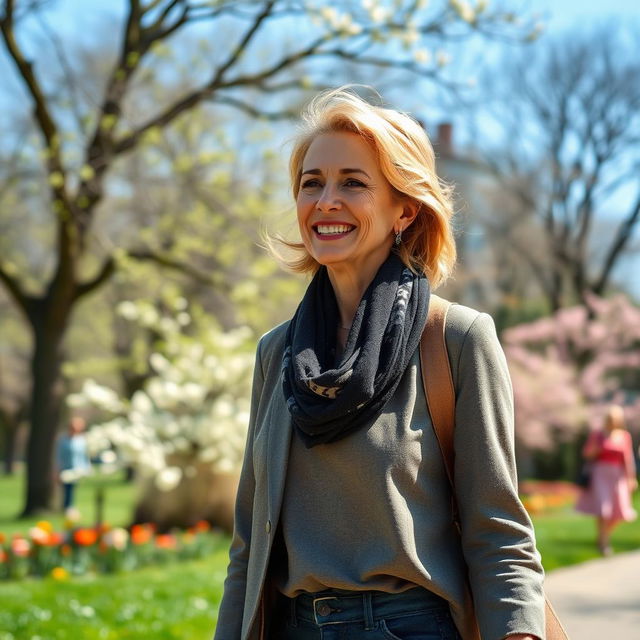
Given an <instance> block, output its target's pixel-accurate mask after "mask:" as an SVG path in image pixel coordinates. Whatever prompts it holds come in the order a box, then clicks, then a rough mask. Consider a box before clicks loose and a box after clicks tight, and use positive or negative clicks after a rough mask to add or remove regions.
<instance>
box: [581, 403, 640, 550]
mask: <svg viewBox="0 0 640 640" xmlns="http://www.w3.org/2000/svg"><path fill="white" fill-rule="evenodd" d="M582 455H583V456H584V458H585V459H586V460H591V461H592V463H593V464H592V466H591V481H590V483H589V486H588V487H587V488H586V489H583V491H582V493H581V494H580V496H579V498H578V502H577V504H576V509H577V510H578V511H581V512H583V513H589V514H592V515H594V516H596V518H597V519H598V547H599V549H600V551H601V553H602V554H603V555H610V554H611V552H612V550H611V545H610V538H611V532H612V531H613V528H614V527H615V526H616V524H617V523H618V522H620V521H622V520H627V521H629V520H635V518H636V515H637V514H636V512H635V511H634V509H633V507H632V505H631V493H632V492H633V490H634V489H635V488H636V487H637V486H638V482H637V479H636V465H635V461H634V458H633V446H632V442H631V436H630V434H629V432H628V431H627V430H626V428H625V423H624V410H623V409H622V407H620V406H618V405H612V406H611V407H610V408H609V410H608V412H607V416H606V419H605V424H604V429H602V430H600V429H597V430H594V431H592V432H591V433H590V434H589V438H588V439H587V442H586V443H585V445H584V448H583V450H582Z"/></svg>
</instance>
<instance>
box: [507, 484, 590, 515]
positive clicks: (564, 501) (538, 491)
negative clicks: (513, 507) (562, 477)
mask: <svg viewBox="0 0 640 640" xmlns="http://www.w3.org/2000/svg"><path fill="white" fill-rule="evenodd" d="M519 491H520V497H521V499H522V504H523V505H524V508H525V509H526V510H527V511H528V512H529V513H530V514H531V515H540V514H544V513H549V512H552V511H555V510H558V509H565V508H567V507H571V506H573V505H574V504H575V501H576V498H577V497H578V493H579V491H580V489H579V488H578V487H577V486H576V485H575V484H573V483H572V482H564V481H544V480H527V481H525V482H521V483H520V486H519Z"/></svg>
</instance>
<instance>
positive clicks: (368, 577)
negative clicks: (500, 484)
mask: <svg viewBox="0 0 640 640" xmlns="http://www.w3.org/2000/svg"><path fill="white" fill-rule="evenodd" d="M427 464H428V465H429V466H428V467H427ZM444 473H445V472H444V468H443V462H442V460H441V455H440V453H439V449H438V444H437V442H436V439H435V437H433V429H432V427H431V422H430V420H429V416H428V412H427V405H426V400H425V396H424V390H423V388H422V376H421V375H420V360H419V355H418V352H417V351H416V353H415V356H414V357H413V359H412V361H411V364H410V366H409V367H408V368H407V370H406V372H405V374H404V376H403V379H402V382H401V383H400V386H399V387H398V389H397V390H396V393H395V395H394V396H393V398H392V399H391V400H390V401H389V403H388V404H387V406H386V407H385V410H384V412H383V413H382V415H381V416H380V417H379V418H378V419H377V420H376V421H375V423H374V424H373V425H372V426H371V427H370V428H369V429H360V430H358V431H355V432H354V433H352V434H351V435H349V436H348V437H347V438H344V439H343V440H339V441H337V442H333V443H331V444H326V445H319V446H316V447H313V448H312V449H307V448H306V447H305V445H304V444H303V443H302V441H301V439H300V438H299V437H297V435H296V433H295V431H294V434H293V438H292V440H291V450H290V452H289V466H288V469H287V480H286V486H285V492H284V501H283V503H282V513H281V515H280V522H281V525H282V533H283V536H284V541H285V545H286V549H287V557H288V562H287V564H288V566H287V567H280V568H279V569H281V571H282V573H281V574H280V575H279V576H278V580H277V583H276V584H277V586H278V588H279V590H280V591H282V593H284V594H285V595H287V596H289V597H290V598H291V597H294V596H297V595H298V594H300V593H303V592H305V591H306V592H314V591H322V590H323V589H327V588H337V589H349V590H356V591H357V590H363V589H376V590H380V591H386V592H390V593H398V592H400V591H405V590H407V589H410V588H412V587H414V586H415V585H416V584H420V583H424V582H425V581H428V582H430V575H429V573H428V572H427V571H426V569H425V566H426V565H428V564H429V562H428V559H429V556H430V555H432V554H433V551H434V550H433V549H432V548H430V547H429V540H428V539H427V538H425V536H424V535H423V532H425V531H430V532H432V533H433V536H434V537H435V538H436V539H437V538H442V537H444V536H450V535H451V531H450V527H451V501H450V498H449V492H448V491H446V490H443V491H434V484H441V480H442V478H443V475H444ZM443 489H446V487H443ZM356 541H357V545H356V544H354V543H355V542H356ZM327 550H330V552H328V551H327ZM354 551H355V555H354ZM287 574H288V575H287Z"/></svg>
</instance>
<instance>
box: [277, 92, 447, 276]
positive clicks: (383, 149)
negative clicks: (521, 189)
mask: <svg viewBox="0 0 640 640" xmlns="http://www.w3.org/2000/svg"><path fill="white" fill-rule="evenodd" d="M335 132H349V133H355V134H357V135H359V136H361V137H362V138H363V139H364V140H365V141H366V142H367V143H368V144H370V145H371V147H372V148H373V150H374V151H375V154H376V158H377V160H378V164H379V166H380V169H381V171H382V173H383V175H384V176H385V178H386V179H387V180H388V181H389V184H390V185H391V186H392V187H393V189H394V190H395V191H396V192H397V195H398V196H399V197H406V198H409V199H410V200H412V201H413V202H414V203H415V204H416V205H417V207H418V214H417V216H416V218H415V220H414V221H413V223H412V224H411V225H410V226H409V227H408V228H407V229H405V230H404V231H403V234H402V243H401V244H400V246H399V247H398V248H397V249H396V250H397V251H398V254H399V255H400V258H401V259H402V261H403V262H404V263H405V264H406V265H407V266H408V267H409V268H411V269H413V270H414V271H417V272H423V273H425V274H426V275H427V277H428V278H429V281H430V283H431V285H432V286H433V287H437V286H438V285H439V284H441V283H442V282H444V281H445V280H446V279H447V277H448V276H449V275H450V274H451V271H452V269H453V266H454V264H455V261H456V245H455V239H454V236H453V229H452V226H451V219H452V217H453V205H452V198H451V189H450V188H449V187H448V186H446V185H445V184H444V183H443V182H442V181H441V180H440V179H439V178H438V176H437V175H436V168H435V155H434V152H433V147H432V146H431V143H430V142H429V138H428V137H427V134H426V133H425V131H424V129H423V128H422V126H421V125H420V124H419V123H418V122H416V121H415V120H414V119H413V118H411V117H410V116H408V115H406V114H404V113H400V112H399V111H395V110H393V109H387V108H383V107H377V106H374V105H372V104H369V103H368V102H366V101H365V100H363V99H362V98H360V97H359V96H358V95H356V94H355V93H353V91H352V90H350V89H349V88H348V87H342V88H339V89H333V90H330V91H326V92H323V93H321V94H319V95H318V96H317V97H316V98H314V99H313V100H312V101H311V102H310V103H309V105H308V106H307V108H306V109H305V111H304V112H303V115H302V128H301V132H300V134H299V135H298V136H297V137H296V138H295V140H294V146H293V150H292V153H291V158H290V160H289V172H290V176H291V186H292V189H293V196H294V198H297V196H298V191H299V189H300V179H301V176H302V163H303V161H304V157H305V155H306V153H307V151H308V149H309V147H310V145H311V143H312V142H313V140H314V139H315V138H316V137H318V136H320V135H322V134H325V133H335ZM277 240H278V241H279V242H281V243H282V244H284V245H286V246H287V247H288V248H290V249H293V250H294V251H295V252H296V253H298V254H301V255H299V257H297V258H294V259H293V260H288V261H287V260H284V262H285V264H286V266H287V267H289V268H290V269H291V270H293V271H296V272H298V273H315V272H316V271H317V270H318V268H319V266H320V265H319V264H318V263H317V262H316V260H315V259H314V258H313V257H312V256H311V255H309V253H308V252H307V250H306V248H305V246H304V244H302V243H300V242H290V241H287V240H284V239H282V238H278V239H277ZM271 246H272V247H273V245H272V244H271ZM281 259H282V258H281Z"/></svg>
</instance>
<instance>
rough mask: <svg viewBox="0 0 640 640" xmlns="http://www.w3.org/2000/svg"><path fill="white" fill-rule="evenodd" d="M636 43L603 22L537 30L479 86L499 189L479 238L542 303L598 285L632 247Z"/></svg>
mask: <svg viewBox="0 0 640 640" xmlns="http://www.w3.org/2000/svg"><path fill="white" fill-rule="evenodd" d="M639 44H640V40H639V39H638V38H637V37H634V35H633V34H631V33H629V32H627V31H625V30H624V29H623V28H622V27H620V28H617V29H614V28H612V27H611V26H609V27H605V28H601V29H599V30H596V31H592V32H591V33H585V32H581V31H574V32H569V33H566V34H563V35H562V36H561V37H560V38H557V39H551V40H549V39H546V38H543V39H540V40H539V41H538V42H536V43H535V44H533V45H530V46H529V48H528V51H527V52H526V53H524V52H523V53H522V55H520V56H516V57H515V58H513V56H511V59H510V60H508V61H506V62H505V63H504V69H505V70H504V74H500V75H501V78H503V79H504V81H502V80H500V82H501V83H502V84H500V85H499V86H496V82H494V83H493V85H492V87H491V90H492V92H493V99H492V101H491V106H490V109H489V110H491V113H492V116H493V120H492V126H486V123H485V127H486V130H487V131H491V139H492V143H485V144H484V150H485V153H484V155H485V157H486V159H487V162H488V164H489V165H490V167H491V168H492V169H493V172H494V175H495V176H496V177H497V178H498V181H499V187H500V189H499V190H496V191H495V193H494V215H493V217H492V219H491V220H486V221H485V224H486V225H487V227H488V229H489V234H488V236H489V237H490V238H493V239H495V243H496V244H497V243H500V244H501V245H502V248H501V251H502V252H503V253H505V252H506V253H509V254H510V258H509V259H510V260H511V261H512V262H513V261H516V262H518V263H519V264H522V265H524V266H525V267H526V268H527V270H528V273H529V274H530V276H531V280H532V281H533V282H536V283H537V285H538V290H539V291H541V292H542V294H543V295H544V297H545V299H546V300H547V301H548V305H549V308H550V309H551V310H552V311H557V310H558V309H560V308H561V307H564V306H568V305H571V304H575V303H582V304H587V303H588V300H589V299H591V298H590V295H595V296H603V295H605V294H607V293H608V292H610V290H611V287H612V284H613V276H614V271H615V268H616V266H617V265H619V264H620V262H621V260H622V259H623V258H624V257H625V253H626V252H628V251H630V250H633V249H634V248H635V247H637V230H638V228H639V227H640V181H639V180H638V176H639V175H640V144H639V143H640V133H639V132H640V62H639V61H640V49H639V48H638V47H639ZM492 74H493V76H494V78H495V76H496V74H495V73H494V72H493V71H492ZM485 115H486V113H485ZM634 236H635V237H636V245H635V247H634ZM504 264H505V263H504V262H503V263H502V264H501V266H502V267H504Z"/></svg>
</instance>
